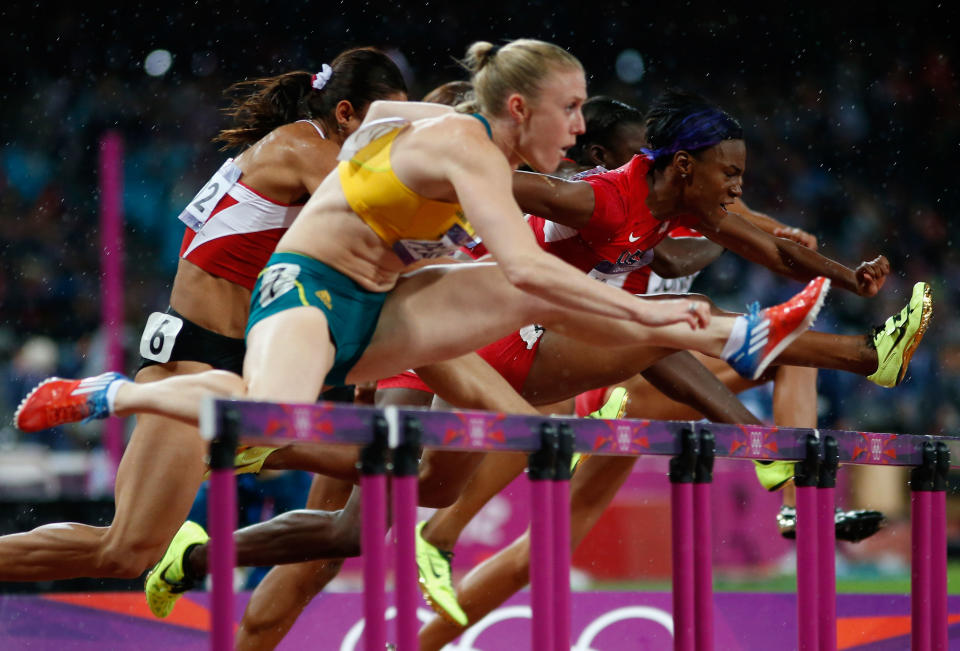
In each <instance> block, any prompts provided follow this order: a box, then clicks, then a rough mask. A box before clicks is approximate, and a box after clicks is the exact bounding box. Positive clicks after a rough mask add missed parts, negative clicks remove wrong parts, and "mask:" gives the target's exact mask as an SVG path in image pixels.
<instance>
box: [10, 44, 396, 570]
mask: <svg viewBox="0 0 960 651" xmlns="http://www.w3.org/2000/svg"><path fill="white" fill-rule="evenodd" d="M228 92H229V93H230V94H231V96H232V98H233V103H232V105H231V106H230V108H229V109H228V111H227V113H228V115H230V117H231V118H232V124H231V125H230V126H229V127H228V128H226V129H224V130H223V131H221V132H220V134H219V135H218V136H217V138H216V140H217V141H219V142H221V143H223V145H224V147H225V148H229V149H234V150H241V153H240V154H239V155H237V156H236V157H235V158H230V159H228V160H227V161H226V162H225V163H224V164H223V166H222V167H221V168H220V169H219V170H218V171H217V172H216V174H214V176H213V177H212V178H211V179H210V181H208V182H207V183H206V184H205V185H204V187H203V188H202V189H201V190H200V192H198V193H197V195H196V197H194V198H193V199H192V200H191V201H190V203H189V204H188V206H187V208H186V209H185V210H184V211H183V212H182V213H181V215H180V219H181V221H183V222H184V223H185V225H186V229H185V233H184V238H183V245H182V247H181V253H180V261H179V265H178V268H177V273H176V276H175V277H174V280H173V289H172V290H171V294H170V308H169V309H168V310H167V311H166V312H165V313H160V312H157V313H154V314H152V315H151V316H150V317H149V318H148V319H147V324H146V326H145V328H144V331H143V338H142V340H141V344H140V353H141V355H142V356H143V363H142V364H141V367H140V370H139V371H138V372H137V375H136V381H137V382H153V381H156V380H160V379H163V378H170V377H175V376H185V375H189V374H194V373H199V372H202V371H208V370H210V369H223V370H227V371H232V372H234V373H239V372H240V371H241V369H242V364H243V358H244V352H245V345H244V340H243V332H244V327H245V326H246V323H247V315H248V312H249V307H250V291H251V289H252V288H253V285H254V283H255V281H256V278H257V274H258V273H259V271H260V269H261V268H262V267H263V266H264V265H265V264H266V261H267V259H268V258H269V257H270V254H271V253H272V252H273V249H274V247H275V245H276V243H277V241H278V240H279V239H280V236H281V235H282V234H283V233H284V232H285V231H286V229H287V227H289V226H290V224H291V223H292V222H293V220H294V218H295V217H296V216H297V214H299V212H300V211H301V209H302V207H303V205H304V203H305V202H306V200H307V198H308V197H309V196H310V195H311V194H312V193H313V191H314V190H315V189H316V188H317V186H318V185H319V184H320V182H321V181H322V180H323V178H324V177H325V176H326V175H327V173H329V171H330V170H332V169H333V168H334V167H335V165H336V162H337V154H338V152H339V151H340V146H341V144H342V143H343V141H344V140H345V139H346V138H347V137H348V136H349V135H350V134H351V133H353V131H355V130H356V128H357V127H358V126H359V125H360V122H361V121H362V120H363V117H364V114H365V113H366V110H367V108H368V107H369V105H370V103H371V102H373V101H374V100H378V99H405V97H406V85H405V83H404V81H403V77H402V75H401V74H400V71H399V69H398V68H397V67H396V65H394V63H393V62H392V61H391V60H390V59H389V58H388V57H387V56H386V55H385V54H383V53H382V52H380V51H378V50H375V49H372V48H359V49H354V50H348V51H346V52H343V53H342V54H340V55H339V56H338V57H337V58H336V59H334V61H333V63H332V65H324V66H323V67H322V69H321V71H320V72H319V73H317V74H313V75H312V74H311V73H309V72H289V73H286V74H282V75H279V76H276V77H269V78H264V79H256V80H251V81H246V82H242V83H239V84H236V85H234V86H232V87H231V88H230V89H229V90H228ZM111 377H113V376H109V375H108V376H107V377H106V378H104V377H103V376H101V378H100V379H99V380H94V381H91V382H88V383H86V384H85V385H84V389H81V390H85V389H86V388H89V387H91V386H99V385H100V384H102V382H103V381H104V380H105V379H109V378H111ZM18 425H19V426H20V427H22V428H26V429H35V427H34V426H36V425H40V426H43V425H44V423H31V422H29V421H21V422H19V423H18ZM304 450H307V451H308V452H309V450H308V449H307V448H304ZM278 454H283V452H279V453H278ZM204 456H205V448H204V444H203V441H202V440H201V439H200V437H199V436H198V435H197V431H196V428H195V427H193V426H190V425H187V424H184V423H183V422H180V421H177V420H173V419H170V418H166V417H164V416H161V415H154V414H144V415H141V416H140V417H139V418H138V419H137V425H136V428H135V429H134V431H133V435H132V438H131V439H130V442H129V444H128V445H127V448H126V451H125V452H124V455H123V459H122V460H121V463H120V467H119V470H118V473H117V482H116V488H115V499H116V515H115V516H114V520H113V522H112V524H111V525H110V526H108V527H91V526H87V525H82V524H77V523H61V524H54V525H45V526H42V527H39V528H37V529H35V530H33V531H30V532H28V533H21V534H14V535H10V536H4V537H3V538H0V580H21V581H39V580H52V579H61V578H70V577H78V576H96V577H100V576H102V577H118V578H132V577H136V576H139V575H140V574H141V573H142V572H143V571H144V570H145V569H147V568H149V567H150V566H151V565H153V564H154V563H156V562H157V560H158V559H159V558H160V556H161V555H162V554H163V551H164V549H166V547H167V545H168V544H169V542H170V540H171V538H173V535H174V534H175V533H176V531H177V529H178V527H180V525H181V524H182V523H183V520H184V518H185V517H186V516H187V513H188V512H189V510H190V505H191V503H192V502H193V500H194V497H195V496H196V493H197V488H198V487H199V486H200V483H201V481H202V480H203V474H204ZM262 461H263V458H262V450H257V449H251V450H248V451H246V452H245V453H243V454H242V455H241V458H240V460H239V461H238V463H239V464H240V465H246V470H248V471H255V470H256V469H258V468H259V464H260V463H262Z"/></svg>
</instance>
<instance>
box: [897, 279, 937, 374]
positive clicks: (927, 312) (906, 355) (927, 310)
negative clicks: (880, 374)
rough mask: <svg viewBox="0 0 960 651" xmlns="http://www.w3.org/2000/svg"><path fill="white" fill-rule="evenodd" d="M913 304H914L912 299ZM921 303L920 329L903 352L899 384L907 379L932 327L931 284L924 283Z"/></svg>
mask: <svg viewBox="0 0 960 651" xmlns="http://www.w3.org/2000/svg"><path fill="white" fill-rule="evenodd" d="M911 302H913V300H912V297H911ZM920 302H921V304H922V305H923V310H922V312H921V313H920V327H919V328H917V331H916V332H915V333H914V335H913V337H911V338H910V343H909V344H907V347H906V349H905V350H904V351H903V359H902V360H901V361H900V372H899V373H898V374H897V384H900V383H901V382H903V378H904V377H906V375H907V368H908V367H909V366H910V360H911V359H913V353H914V352H915V351H916V350H917V347H918V346H919V345H920V341H921V340H922V339H923V335H924V334H925V333H926V332H927V328H928V327H929V326H930V318H931V317H932V316H933V295H932V293H931V291H930V284H929V283H923V297H922V298H921V299H920ZM895 386H896V385H895Z"/></svg>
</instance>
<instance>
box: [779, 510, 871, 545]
mask: <svg viewBox="0 0 960 651" xmlns="http://www.w3.org/2000/svg"><path fill="white" fill-rule="evenodd" d="M833 522H834V527H835V531H836V537H837V540H843V541H845V542H860V541H861V540H864V539H866V538H869V537H870V536H872V535H873V534H875V533H877V532H878V531H880V529H882V528H883V527H884V526H886V524H887V518H886V517H885V516H884V515H883V513H881V512H880V511H869V510H857V511H843V510H841V509H839V508H838V509H837V510H836V512H835V514H834V517H833ZM777 529H779V530H780V535H781V536H783V537H784V538H787V539H788V540H793V539H794V538H796V537H797V510H796V508H794V507H792V506H781V507H780V511H779V512H778V513H777Z"/></svg>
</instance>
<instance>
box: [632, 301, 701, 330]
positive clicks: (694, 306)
mask: <svg viewBox="0 0 960 651" xmlns="http://www.w3.org/2000/svg"><path fill="white" fill-rule="evenodd" d="M641 322H642V323H643V324H644V325H648V326H655V327H656V326H665V325H672V324H674V323H686V324H688V325H689V326H690V329H691V330H699V329H701V328H706V327H707V326H708V325H709V324H710V305H709V304H708V303H706V302H704V301H695V300H690V299H686V298H677V299H669V300H659V301H650V302H649V306H648V308H647V310H646V311H645V312H644V316H643V318H642V319H641Z"/></svg>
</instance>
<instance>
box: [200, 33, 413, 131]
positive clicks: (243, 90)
mask: <svg viewBox="0 0 960 651" xmlns="http://www.w3.org/2000/svg"><path fill="white" fill-rule="evenodd" d="M406 92H407V86H406V83H405V82H404V80H403V75H402V74H401V73H400V69H399V68H397V66H396V64H395V63H394V62H393V61H392V60H391V59H390V58H389V57H388V56H387V55H386V54H384V53H383V52H381V51H380V50H377V49H374V48H355V49H352V50H347V51H346V52H343V53H341V54H340V55H339V56H337V58H336V59H334V60H333V63H331V64H330V65H327V64H323V66H322V67H321V68H320V71H319V72H317V73H316V74H311V73H309V72H305V71H296V72H287V73H284V74H281V75H277V76H275V77H265V78H263V79H253V80H249V81H241V82H239V83H236V84H234V85H232V86H230V87H229V88H228V89H227V90H226V92H225V94H226V95H227V96H228V97H230V99H231V102H230V106H228V107H227V108H226V109H225V112H226V114H227V115H229V116H230V117H231V118H232V123H233V126H232V127H230V128H227V129H224V130H223V131H221V132H220V133H219V134H218V135H217V137H216V138H214V142H222V143H223V149H232V148H235V147H245V146H249V145H252V144H253V143H255V142H257V141H258V140H260V139H261V138H263V137H264V136H265V135H267V134H268V133H270V132H271V131H273V130H274V129H276V128H277V127H281V126H283V125H285V124H290V123H291V122H296V121H297V120H303V119H316V120H319V121H320V122H322V123H323V125H324V126H325V127H326V129H327V132H328V133H329V132H331V131H335V130H336V127H337V122H336V117H335V116H334V111H335V110H336V107H337V104H339V103H340V102H341V101H344V100H346V101H348V102H350V104H352V105H353V108H354V111H356V112H357V113H358V114H360V115H363V114H365V113H366V110H367V108H368V107H369V106H370V103H371V102H373V101H374V100H377V99H383V98H386V97H390V96H392V95H397V94H406Z"/></svg>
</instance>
